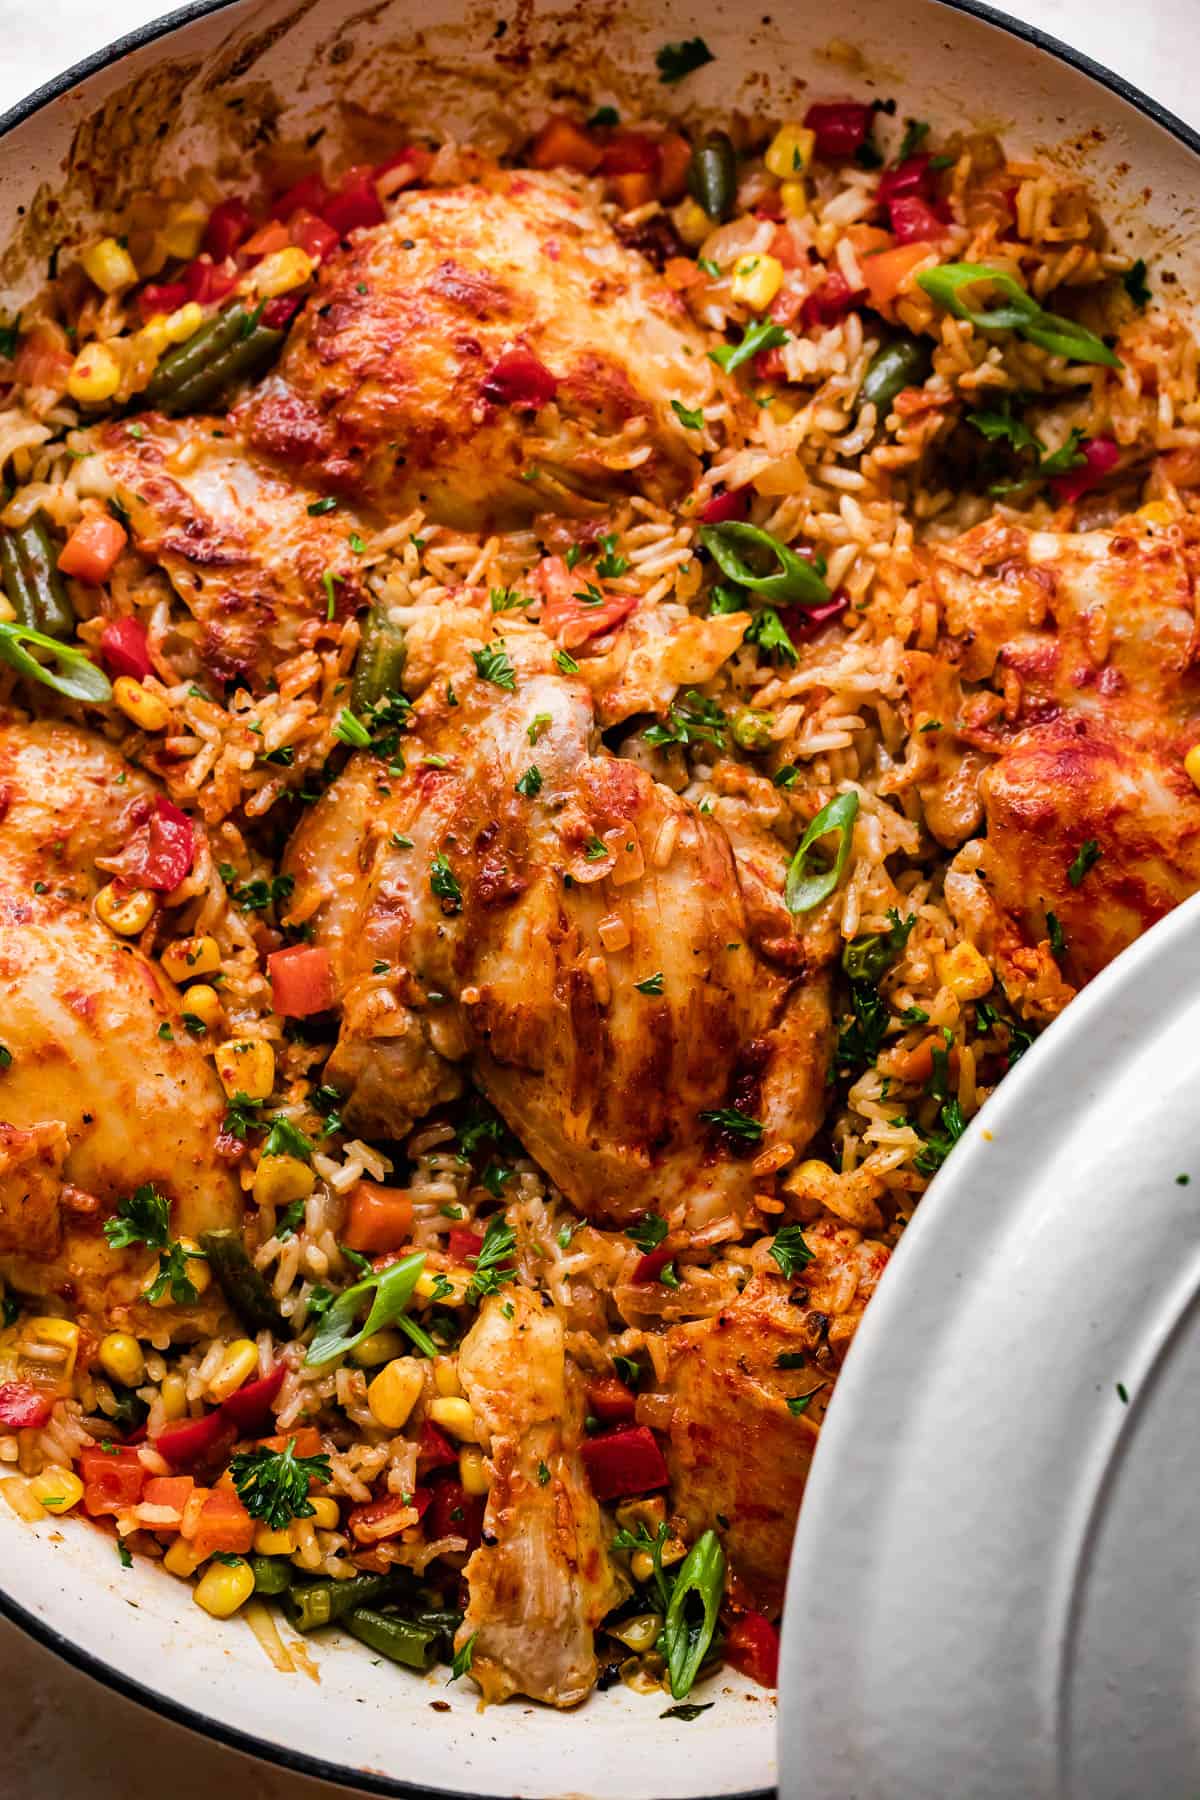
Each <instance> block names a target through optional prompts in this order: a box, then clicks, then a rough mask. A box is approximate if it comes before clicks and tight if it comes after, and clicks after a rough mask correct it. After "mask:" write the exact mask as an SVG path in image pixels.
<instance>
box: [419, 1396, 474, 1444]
mask: <svg viewBox="0 0 1200 1800" xmlns="http://www.w3.org/2000/svg"><path fill="white" fill-rule="evenodd" d="M429 1416H430V1418H431V1419H432V1420H433V1422H434V1424H435V1425H439V1426H440V1427H441V1429H442V1430H443V1431H447V1432H449V1434H450V1436H451V1437H452V1438H457V1439H458V1441H459V1443H460V1444H473V1443H474V1442H475V1414H474V1413H473V1412H472V1411H471V1403H470V1401H469V1400H462V1399H460V1398H459V1397H458V1396H457V1395H456V1394H439V1395H438V1397H437V1399H436V1400H432V1401H430V1404H429Z"/></svg>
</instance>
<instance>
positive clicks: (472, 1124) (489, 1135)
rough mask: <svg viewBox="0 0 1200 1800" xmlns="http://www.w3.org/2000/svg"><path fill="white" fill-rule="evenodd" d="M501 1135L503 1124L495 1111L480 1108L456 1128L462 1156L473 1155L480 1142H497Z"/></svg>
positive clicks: (502, 1133)
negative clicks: (485, 1110)
mask: <svg viewBox="0 0 1200 1800" xmlns="http://www.w3.org/2000/svg"><path fill="white" fill-rule="evenodd" d="M503 1136H504V1126H503V1124H502V1123H501V1121H500V1120H499V1119H498V1118H497V1117H496V1115H495V1113H491V1112H484V1111H483V1109H482V1108H480V1109H479V1110H478V1111H477V1112H475V1113H473V1114H472V1115H471V1117H470V1118H469V1119H467V1120H465V1121H464V1122H463V1124H461V1125H460V1126H459V1128H458V1148H459V1152H460V1154H461V1155H463V1156H474V1154H475V1152H476V1151H477V1150H478V1149H479V1147H480V1145H481V1144H485V1143H493V1144H498V1143H499V1142H500V1140H501V1139H502V1138H503Z"/></svg>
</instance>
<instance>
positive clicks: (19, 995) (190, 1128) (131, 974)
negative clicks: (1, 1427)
mask: <svg viewBox="0 0 1200 1800" xmlns="http://www.w3.org/2000/svg"><path fill="white" fill-rule="evenodd" d="M151 791H152V790H151V789H150V786H149V784H148V783H147V782H146V781H145V779H144V778H143V777H141V776H139V775H138V774H136V773H135V772H134V771H132V770H131V769H129V767H128V765H126V764H125V763H124V761H123V760H122V758H121V757H120V756H119V755H118V754H117V753H116V751H115V750H113V749H112V748H111V746H109V745H107V744H105V743H103V742H102V741H101V740H100V739H98V738H95V737H93V736H91V735H90V734H88V733H86V732H82V731H79V730H76V729H75V728H74V727H72V726H66V725H56V724H52V723H48V722H38V723H34V724H24V723H18V722H14V721H11V720H10V721H8V722H6V723H3V724H2V725H0V799H2V802H3V817H2V819H0V1036H2V1039H3V1043H4V1046H5V1049H6V1050H7V1051H8V1052H9V1055H10V1057H11V1061H10V1062H8V1063H7V1064H6V1065H5V1067H4V1068H3V1069H2V1070H0V1275H2V1276H3V1277H4V1279H5V1281H6V1282H9V1283H11V1285H12V1286H13V1287H14V1288H16V1289H17V1290H18V1291H20V1292H25V1293H32V1294H40V1295H56V1296H58V1297H59V1298H61V1299H65V1300H68V1301H70V1302H72V1303H73V1305H74V1306H75V1307H76V1309H77V1311H78V1313H79V1314H80V1315H81V1316H83V1317H85V1318H87V1319H88V1320H90V1321H91V1322H92V1323H93V1324H95V1325H106V1326H107V1325H112V1324H117V1323H128V1322H131V1321H132V1322H135V1323H137V1324H139V1325H140V1326H141V1327H144V1329H145V1331H146V1334H147V1335H151V1336H155V1337H162V1336H163V1335H164V1334H168V1333H169V1334H173V1335H180V1333H181V1332H182V1333H183V1334H184V1335H196V1334H201V1333H204V1332H207V1331H212V1330H214V1329H217V1328H219V1326H220V1324H221V1323H222V1320H223V1308H222V1307H221V1306H220V1305H219V1304H218V1303H217V1301H216V1300H214V1299H208V1300H206V1301H204V1302H202V1303H201V1305H199V1306H197V1307H195V1308H188V1309H186V1310H185V1309H181V1308H177V1307H174V1306H166V1307H154V1308H151V1307H149V1306H148V1305H147V1304H146V1303H145V1302H143V1301H142V1300H141V1299H140V1293H141V1288H142V1285H143V1283H144V1281H145V1279H146V1275H147V1272H148V1270H149V1269H150V1268H151V1266H152V1264H153V1256H152V1254H151V1253H149V1252H148V1251H146V1250H145V1249H144V1248H142V1247H140V1246H139V1247H138V1248H136V1249H130V1250H113V1249H111V1248H110V1246H109V1245H108V1243H107V1242H106V1240H105V1238H104V1236H103V1233H102V1229H101V1228H102V1225H103V1222H104V1220H105V1219H106V1218H108V1217H109V1216H111V1214H112V1212H113V1210H114V1208H115V1206H116V1203H117V1201H118V1200H119V1199H120V1198H122V1197H123V1196H126V1195H129V1194H132V1192H133V1191H134V1189H135V1188H137V1187H139V1186H140V1185H141V1184H142V1183H145V1182H150V1183H153V1185H154V1186H155V1187H156V1188H158V1190H159V1191H160V1192H161V1193H162V1194H164V1195H165V1196H166V1197H167V1199H168V1200H169V1202H170V1206H171V1230H172V1234H173V1235H174V1236H176V1237H184V1236H186V1237H192V1238H195V1237H197V1236H198V1235H199V1233H200V1232H202V1231H206V1230H210V1229H216V1228H223V1227H236V1226H238V1225H239V1224H240V1222H241V1215H242V1207H241V1198H240V1193H239V1190H238V1188H237V1184H236V1182H235V1181H234V1180H233V1178H232V1176H231V1174H230V1172H229V1170H228V1169H227V1168H226V1167H225V1166H224V1165H223V1164H222V1163H220V1162H219V1161H218V1159H217V1158H216V1157H215V1155H214V1154H213V1147H214V1144H215V1140H216V1136H217V1133H218V1132H219V1130H220V1127H221V1120H222V1116H223V1100H222V1095H221V1090H220V1087H219V1085H218V1083H217V1080H216V1076H215V1074H214V1072H213V1069H212V1065H211V1063H210V1062H209V1061H208V1059H207V1058H206V1057H205V1056H204V1054H203V1052H202V1051H201V1050H200V1049H199V1048H197V1046H196V1045H195V1043H194V1042H193V1041H192V1040H191V1038H190V1037H189V1035H188V1033H187V1031H186V1030H185V1029H184V1028H183V1026H182V1025H181V1024H180V1011H181V1003H180V997H179V995H178V993H177V992H176V991H175V989H174V988H173V987H172V984H171V983H170V982H169V981H168V980H167V979H166V977H165V976H164V975H163V974H162V972H161V970H160V969H159V968H158V967H157V965H155V964H153V963H151V962H150V961H149V960H148V959H147V958H146V957H144V956H143V955H142V954H141V952H140V951H138V950H137V949H135V948H134V947H133V945H132V944H130V943H128V942H126V941H124V940H122V939H118V938H115V937H114V936H113V935H112V933H111V932H110V931H108V930H107V928H106V927H105V926H104V925H102V924H101V923H100V922H99V920H98V919H96V918H95V916H94V915H93V914H92V913H91V911H90V910H89V903H90V901H91V899H92V897H93V896H94V894H95V892H96V890H97V888H98V887H99V886H100V885H101V884H102V882H103V881H104V879H105V877H104V875H103V872H99V873H98V872H97V871H96V868H95V859H96V857H97V856H105V857H107V856H110V855H111V854H113V853H114V852H116V851H119V849H120V848H121V846H122V844H123V843H124V841H125V839H126V837H127V835H128V820H129V816H130V812H131V808H133V807H135V806H136V805H137V803H138V801H139V800H141V799H143V798H144V796H145V795H146V794H147V793H149V792H151ZM35 883H37V884H38V886H40V887H43V888H44V891H43V892H40V893H39V892H37V891H36V889H35ZM163 1026H166V1027H168V1028H169V1029H170V1030H171V1033H172V1035H171V1036H170V1037H162V1036H160V1035H159V1033H160V1029H161V1028H162V1027H163Z"/></svg>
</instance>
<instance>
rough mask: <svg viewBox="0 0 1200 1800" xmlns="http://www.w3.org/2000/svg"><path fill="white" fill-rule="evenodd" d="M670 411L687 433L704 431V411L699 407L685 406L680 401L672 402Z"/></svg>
mask: <svg viewBox="0 0 1200 1800" xmlns="http://www.w3.org/2000/svg"><path fill="white" fill-rule="evenodd" d="M671 411H672V412H673V413H674V414H675V417H676V418H677V419H678V420H679V423H680V424H681V425H682V426H683V427H684V428H685V430H687V431H703V430H704V409H703V407H700V406H685V405H684V404H683V402H682V400H672V402H671Z"/></svg>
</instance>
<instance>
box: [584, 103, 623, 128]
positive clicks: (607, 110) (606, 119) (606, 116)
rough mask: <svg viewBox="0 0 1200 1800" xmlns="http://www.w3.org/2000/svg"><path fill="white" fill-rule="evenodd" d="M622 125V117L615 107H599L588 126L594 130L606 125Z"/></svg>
mask: <svg viewBox="0 0 1200 1800" xmlns="http://www.w3.org/2000/svg"><path fill="white" fill-rule="evenodd" d="M620 123H621V115H620V113H619V112H618V111H617V109H616V107H615V106H598V107H597V108H596V110H595V112H594V113H593V114H592V116H591V118H590V119H589V120H588V125H589V127H591V128H592V129H593V130H595V129H599V128H600V127H603V126H606V125H619V124H620Z"/></svg>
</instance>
